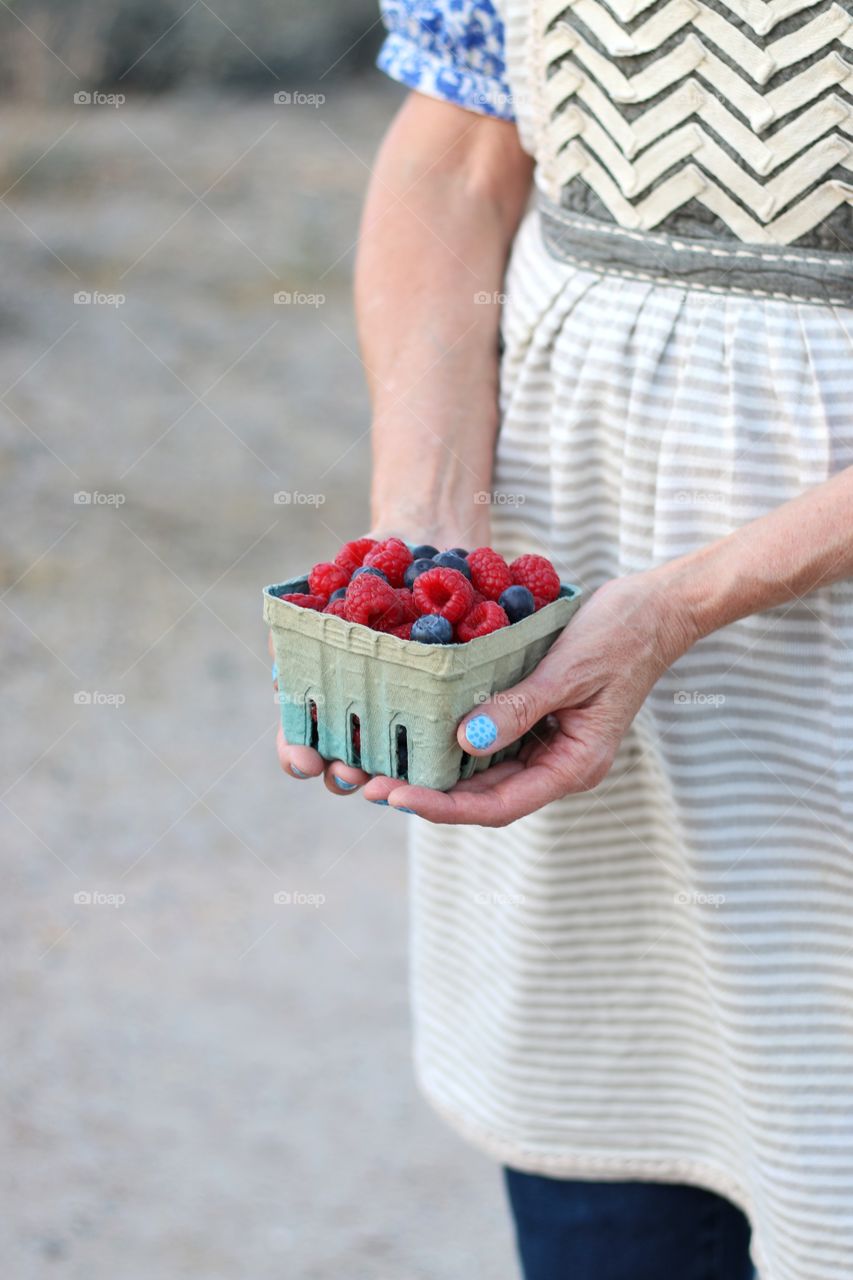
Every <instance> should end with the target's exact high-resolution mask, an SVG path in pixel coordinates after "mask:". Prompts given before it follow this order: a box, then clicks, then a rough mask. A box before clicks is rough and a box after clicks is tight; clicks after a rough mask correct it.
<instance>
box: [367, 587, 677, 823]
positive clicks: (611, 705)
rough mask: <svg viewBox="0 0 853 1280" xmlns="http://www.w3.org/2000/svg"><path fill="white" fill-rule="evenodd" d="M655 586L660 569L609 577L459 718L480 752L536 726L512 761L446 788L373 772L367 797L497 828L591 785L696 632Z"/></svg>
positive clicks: (461, 731)
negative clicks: (555, 633) (548, 642)
mask: <svg viewBox="0 0 853 1280" xmlns="http://www.w3.org/2000/svg"><path fill="white" fill-rule="evenodd" d="M662 587H663V580H662V579H661V576H660V573H659V571H658V572H654V573H643V574H633V575H630V576H628V577H625V578H617V579H614V580H613V581H611V582H608V583H607V584H606V585H605V586H603V587H602V588H600V590H598V591H596V592H595V594H594V595H593V596H592V597H591V598H590V600H589V601H587V603H586V604H584V605H583V606H582V608H581V609H580V610H579V612H578V613H577V615H576V617H575V618H574V619H573V620H572V622H571V623H570V624H569V626H568V627H567V628H566V630H565V631H564V632H563V633H562V634H561V635H560V637H559V638H558V639H557V640H556V641H555V643H554V645H553V646H552V647H551V649H549V651H548V653H547V654H546V655H545V657H544V658H543V659H542V661H541V662H540V663H539V665H538V667H537V668H536V669H535V671H533V672H532V674H531V675H529V676H528V677H527V678H526V679H525V680H523V681H522V682H521V683H520V684H518V685H516V686H515V687H514V688H512V689H507V690H506V691H505V692H504V693H498V694H495V695H494V696H493V697H492V698H491V699H490V700H489V701H488V702H485V703H483V704H482V705H481V706H478V707H476V708H475V709H474V710H473V711H471V713H470V714H469V715H467V716H466V717H465V718H464V719H463V720H462V721H461V723H460V725H459V728H458V731H457V736H458V739H459V743H460V745H461V746H462V747H463V748H464V749H465V750H466V751H468V752H469V753H470V754H472V755H479V756H482V755H490V754H491V753H492V752H494V751H497V750H500V748H501V747H505V746H507V745H508V744H509V743H511V742H514V741H515V740H516V739H517V738H520V737H521V736H522V734H524V733H526V732H527V731H528V730H531V729H532V730H534V733H535V737H534V738H533V740H532V741H531V742H530V743H528V744H526V745H525V746H524V747H523V748H522V752H521V754H520V756H519V757H517V758H516V759H515V760H510V761H505V762H504V763H503V764H499V765H495V766H494V767H492V768H489V769H487V770H485V771H484V772H483V773H478V774H475V775H474V776H473V777H472V778H469V779H467V780H466V781H464V782H459V783H457V785H456V786H455V787H453V789H452V790H451V791H448V792H441V791H432V790H430V789H429V788H427V787H415V786H409V785H408V784H401V783H400V782H399V781H398V780H395V779H393V778H380V777H376V778H374V779H372V780H371V782H370V783H369V784H368V785H367V787H366V788H365V792H364V795H365V798H366V799H368V800H373V801H374V802H376V801H382V800H386V801H388V803H389V804H390V805H391V806H392V807H395V808H396V807H400V808H406V809H409V810H412V811H413V812H414V813H416V814H418V815H419V816H420V817H422V818H427V819H428V820H429V821H430V822H440V823H475V824H477V825H479V826H484V827H504V826H506V825H507V824H508V823H510V822H514V821H515V820H516V818H521V817H523V816H524V815H525V814H528V813H533V812H534V811H535V810H536V809H541V808H542V806H543V805H546V804H548V803H549V802H550V801H551V800H557V799H559V798H560V797H561V796H565V795H569V794H570V793H573V792H579V791H589V790H591V789H592V788H593V787H596V786H597V785H598V784H599V783H600V782H601V781H602V780H603V779H604V778H605V777H606V776H607V773H608V771H609V769H610V766H611V764H612V763H613V758H614V756H615V754H616V749H617V747H618V746H619V743H620V742H621V740H622V738H623V737H624V735H625V732H626V730H627V729H628V726H629V725H630V724H631V721H632V720H633V719H634V716H635V715H636V714H637V711H638V710H639V708H640V707H641V706H642V704H643V702H644V701H645V699H646V696H647V695H648V693H649V691H650V689H651V688H652V686H653V685H654V684H655V682H656V681H657V680H658V678H659V677H660V676H661V675H662V674H663V672H664V671H665V670H666V669H667V668H668V667H669V666H670V665H671V663H673V662H674V661H675V660H676V658H678V657H680V656H681V654H683V653H684V652H685V651H686V650H687V649H688V648H689V647H690V645H691V644H692V643H693V640H694V639H695V638H696V637H695V635H694V632H693V628H692V625H691V622H690V619H689V617H688V616H686V615H685V614H683V613H682V612H680V610H679V609H678V607H677V606H676V605H675V603H674V602H673V598H672V597H671V596H670V595H669V594H668V593H667V592H666V591H665V590H663V589H662ZM474 722H476V727H475V729H474V730H472V736H473V737H474V738H475V739H476V740H477V741H479V742H483V741H484V740H485V739H488V738H489V737H491V736H492V735H494V737H493V739H492V741H491V742H489V743H488V745H486V746H482V747H480V748H477V747H474V746H472V744H471V742H470V741H469V740H468V738H467V737H466V730H467V729H468V726H469V725H471V724H472V723H474ZM477 731H479V732H477Z"/></svg>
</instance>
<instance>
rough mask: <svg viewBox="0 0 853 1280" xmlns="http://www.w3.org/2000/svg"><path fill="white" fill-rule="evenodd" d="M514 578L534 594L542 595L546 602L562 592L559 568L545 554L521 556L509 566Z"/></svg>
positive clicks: (514, 580) (515, 581)
mask: <svg viewBox="0 0 853 1280" xmlns="http://www.w3.org/2000/svg"><path fill="white" fill-rule="evenodd" d="M509 571H510V573H511V574H512V580H513V582H514V583H516V584H517V585H518V586H521V587H527V589H528V591H531V592H532V593H533V595H534V596H541V597H542V599H543V600H544V601H545V603H546V604H550V603H551V601H552V600H556V599H557V596H558V595H559V594H560V579H559V577H558V576H557V570H556V569H555V568H554V566H553V565H552V564H551V561H550V560H546V559H545V557H544V556H519V557H518V559H517V560H513V562H512V564H511V565H510V566H509Z"/></svg>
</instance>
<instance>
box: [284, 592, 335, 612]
mask: <svg viewBox="0 0 853 1280" xmlns="http://www.w3.org/2000/svg"><path fill="white" fill-rule="evenodd" d="M279 600H287V602H288V603H289V604H298V605H299V606H300V608H302V609H316V610H317V612H318V613H322V612H323V610H324V609H325V607H326V597H325V596H310V595H305V594H304V593H303V592H301V591H291V592H290V594H289V595H286V596H279Z"/></svg>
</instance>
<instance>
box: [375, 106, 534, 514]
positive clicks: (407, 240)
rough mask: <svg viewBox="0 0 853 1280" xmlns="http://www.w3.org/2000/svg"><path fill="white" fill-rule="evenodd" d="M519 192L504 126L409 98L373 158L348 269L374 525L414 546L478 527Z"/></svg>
mask: <svg viewBox="0 0 853 1280" xmlns="http://www.w3.org/2000/svg"><path fill="white" fill-rule="evenodd" d="M529 185H530V161H529V159H528V157H527V156H526V155H525V154H524V152H523V151H522V150H521V147H520V145H519V142H518V137H517V133H516V130H515V127H514V126H513V125H510V124H507V123H505V122H502V121H497V120H492V119H488V118H485V117H480V116H476V115H472V114H471V113H470V112H466V111H463V110H461V109H460V108H457V107H453V106H450V105H448V104H447V103H443V102H435V101H433V100H431V99H428V98H425V97H422V96H420V95H418V94H412V95H410V97H409V99H408V100H407V101H406V103H405V104H404V106H403V108H402V109H401V111H400V113H399V115H398V117H397V119H396V120H395V122H394V124H393V125H392V128H391V130H390V131H389V133H388V136H387V137H386V139H385V142H384V144H383V146H382V148H381V150H380V153H379V156H378V159H377V163H376V166H375V169H374V175H373V179H372V181H371V184H370V188H369V191H368V196H367V202H366V205H365V210H364V217H363V222H362V229H361V235H360V241H359V251H358V259H357V263H356V310H357V316H358V326H359V337H360V342H361V349H362V355H363V359H364V364H365V368H366V371H367V378H368V383H369V386H370V391H371V398H372V401H373V453H374V463H373V487H372V508H373V522H374V525H375V526H381V527H383V528H385V529H389V528H395V529H397V530H398V531H400V532H406V531H409V530H411V531H417V534H418V536H421V537H424V538H428V537H429V535H430V534H431V533H434V534H435V536H436V537H438V536H440V535H442V534H443V533H444V532H446V531H447V530H452V535H453V536H457V537H460V538H461V537H462V536H463V535H464V534H465V529H466V526H469V527H470V530H471V534H472V536H474V537H476V532H477V528H478V526H479V527H480V528H482V527H483V524H484V516H485V515H487V510H488V509H487V508H485V509H484V507H483V505H482V500H481V501H480V502H477V501H476V500H475V495H476V494H478V493H482V492H484V491H487V490H488V489H489V487H490V483H491V471H492V457H493V450H494V441H495V432H496V430H497V421H498V404H497V396H498V322H499V314H500V302H499V297H500V290H501V285H502V281H503V275H504V270H505V266H506V260H507V255H508V253H509V248H510V245H511V243H512V238H513V236H514V234H515V231H516V228H517V226H518V222H519V220H520V217H521V215H522V212H523V210H524V206H525V203H526V199H527V195H528V191H529ZM484 298H487V299H488V301H484Z"/></svg>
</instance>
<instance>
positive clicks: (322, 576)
mask: <svg viewBox="0 0 853 1280" xmlns="http://www.w3.org/2000/svg"><path fill="white" fill-rule="evenodd" d="M348 582H349V574H348V573H347V572H346V570H344V569H342V568H341V567H340V565H337V564H326V563H324V564H315V565H314V568H313V569H312V570H311V572H310V573H309V574H308V586H309V587H310V588H311V594H312V595H315V596H325V597H326V599H327V600H328V598H329V596H330V595H331V594H332V592H333V591H337V589H338V587H345V586H346V585H347V583H348Z"/></svg>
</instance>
